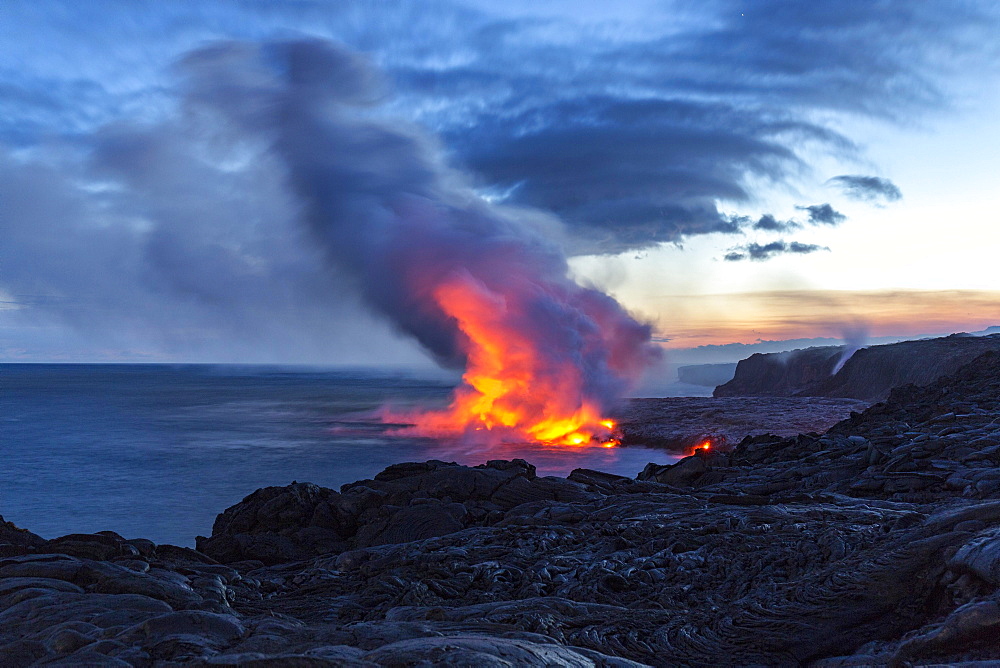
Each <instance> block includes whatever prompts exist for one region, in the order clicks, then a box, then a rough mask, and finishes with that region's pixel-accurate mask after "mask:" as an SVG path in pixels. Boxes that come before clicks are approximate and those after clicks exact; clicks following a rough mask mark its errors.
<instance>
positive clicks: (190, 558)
mask: <svg viewBox="0 0 1000 668" xmlns="http://www.w3.org/2000/svg"><path fill="white" fill-rule="evenodd" d="M151 502H152V503H155V499H152V500H151ZM197 547H198V549H197V550H193V549H189V548H181V547H175V546H169V545H155V544H153V543H152V542H150V541H147V540H142V539H130V540H126V539H125V538H123V537H121V536H118V535H117V534H114V533H112V532H103V533H99V534H86V535H79V534H77V535H70V536H64V537H61V538H56V539H54V540H48V541H47V540H44V539H42V538H40V537H38V536H36V535H34V534H32V533H30V532H28V531H25V530H23V529H19V528H17V527H14V526H13V525H11V524H9V523H4V522H0V665H2V666H24V665H32V664H33V663H34V664H38V665H65V666H81V665H85V666H170V665H200V666H204V665H211V666H289V667H291V666H404V665H436V664H444V665H476V666H512V665H555V666H630V665H637V664H647V665H693V666H719V665H741V666H744V665H817V666H861V665H899V666H902V665H926V664H940V663H950V664H952V665H954V664H961V663H963V662H964V663H968V664H969V665H976V664H975V662H984V661H989V662H992V661H997V660H1000V645H997V643H996V642H995V638H996V637H997V636H996V634H997V631H998V630H1000V353H987V354H985V355H983V356H981V357H979V358H977V359H976V360H975V361H973V362H972V363H970V364H968V365H966V366H965V367H963V368H962V369H960V370H959V371H958V372H957V373H956V374H955V375H953V376H949V377H946V378H943V379H940V380H938V381H937V382H935V383H933V384H931V385H929V386H926V387H915V386H908V387H904V388H899V389H896V390H894V391H893V392H892V394H891V395H890V396H889V398H888V400H887V401H886V402H883V403H879V404H876V405H874V406H872V407H870V408H868V409H867V410H865V411H864V412H863V413H855V414H853V415H852V416H851V417H850V418H849V419H847V420H844V421H842V422H840V423H838V424H836V425H835V426H834V427H832V428H831V429H829V430H828V431H826V432H825V433H824V434H818V433H811V434H804V435H797V436H793V437H781V436H769V435H762V436H754V437H750V438H747V439H744V440H743V441H742V442H741V443H740V444H739V445H738V446H736V447H735V448H734V449H733V450H732V451H730V452H718V451H712V452H710V453H699V454H697V455H695V456H692V457H688V458H686V459H683V460H681V461H680V462H678V463H677V464H675V465H671V466H657V465H650V466H648V467H646V470H645V471H643V473H642V474H641V475H640V476H638V478H636V479H632V478H626V477H622V476H615V475H610V474H606V473H600V472H597V471H590V470H584V469H578V470H576V471H574V472H573V473H572V474H571V475H569V476H568V477H567V478H554V477H539V476H537V475H536V474H535V471H534V469H533V467H532V466H531V465H530V464H528V463H526V462H524V461H521V460H514V461H495V462H490V463H488V464H486V465H483V466H479V467H463V466H458V465H455V464H448V463H444V462H434V461H432V462H425V463H413V464H400V465H396V466H392V467H389V468H388V469H386V470H385V471H383V472H382V473H380V474H379V475H377V476H376V477H375V478H374V479H373V480H365V481H359V482H356V483H352V484H350V485H345V486H344V487H343V488H342V489H341V490H340V491H339V492H337V491H334V490H329V489H324V488H320V487H317V486H315V485H310V484H308V483H293V484H292V485H289V486H286V487H271V488H265V489H261V490H257V491H256V492H254V493H253V494H251V495H249V496H248V497H246V498H245V499H244V500H243V501H242V502H240V503H239V504H236V505H235V506H233V507H231V508H229V509H227V510H226V511H225V512H224V513H222V514H221V515H219V517H218V519H217V520H216V523H215V526H214V527H213V531H212V535H211V536H209V537H204V538H199V539H198V543H197ZM978 665H984V664H983V663H979V664H978Z"/></svg>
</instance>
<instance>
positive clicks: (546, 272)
mask: <svg viewBox="0 0 1000 668" xmlns="http://www.w3.org/2000/svg"><path fill="white" fill-rule="evenodd" d="M182 70H183V72H184V74H185V75H186V85H187V97H186V100H187V105H188V111H189V113H191V114H193V115H195V116H200V117H206V118H211V119H215V120H217V121H221V122H220V123H218V124H217V127H218V128H220V130H219V131H220V133H221V134H222V135H224V137H223V138H224V139H225V140H227V141H234V142H247V141H250V142H258V143H260V145H263V146H264V147H266V150H267V152H268V153H270V154H271V155H273V156H277V157H278V158H279V159H280V162H281V163H282V164H283V166H284V169H285V172H286V175H287V180H288V183H289V184H290V185H291V188H292V189H293V191H294V192H295V193H296V194H297V196H298V198H299V199H300V202H301V206H302V216H303V219H304V220H306V221H307V223H308V225H309V228H310V231H311V233H312V235H313V237H314V238H315V239H316V240H317V241H318V242H319V243H320V244H321V245H322V247H323V249H324V251H325V253H326V255H327V257H328V258H329V260H330V262H331V263H333V264H334V265H335V266H336V267H337V268H338V270H339V271H342V272H344V273H346V274H347V275H348V276H350V277H351V279H352V280H353V281H354V283H355V288H356V289H357V290H358V291H360V293H361V294H362V295H363V296H364V298H365V300H366V302H367V303H368V304H369V305H370V306H371V307H372V308H373V309H375V310H376V311H377V312H378V313H380V314H382V315H383V316H384V317H386V318H387V319H388V320H389V321H390V322H391V323H393V324H394V325H395V327H397V328H398V329H399V330H401V331H403V332H405V333H406V334H409V335H410V336H412V337H414V338H415V339H416V340H417V341H419V343H420V344H421V345H422V346H423V347H424V348H426V349H427V350H428V351H430V352H431V353H432V354H433V355H434V356H435V357H436V358H437V359H438V360H439V361H440V362H441V363H443V364H445V365H448V366H455V367H462V368H464V369H465V376H464V379H465V384H464V385H463V386H462V387H460V388H459V390H458V391H457V394H456V398H455V404H454V405H453V406H452V408H451V410H450V411H448V412H446V413H442V414H439V415H436V416H432V417H431V418H429V419H427V420H426V421H425V422H424V424H425V425H426V426H427V427H428V428H429V429H433V430H436V431H457V432H466V431H469V430H483V429H486V430H491V431H492V430H498V431H502V432H503V433H511V434H513V435H517V436H527V437H530V438H533V439H535V440H541V441H546V442H549V441H552V442H555V441H563V440H566V442H572V443H578V442H583V441H584V440H589V438H591V437H592V436H595V435H597V434H598V432H600V429H599V428H598V426H597V425H599V424H600V423H601V422H602V413H603V411H606V410H607V409H608V408H609V407H610V405H611V404H612V403H613V402H614V401H616V400H617V399H618V398H620V397H621V396H622V394H623V392H625V391H626V390H627V389H628V388H629V386H630V384H631V383H632V382H634V381H635V380H636V379H637V377H638V376H639V374H640V373H641V372H642V370H643V369H644V368H645V367H646V366H647V365H648V364H649V363H651V362H652V361H653V360H654V359H655V358H656V354H657V349H656V348H655V347H654V346H653V345H652V344H651V343H650V334H651V331H650V327H649V326H648V325H645V324H642V323H639V322H637V321H636V320H635V319H633V318H632V317H631V316H630V315H629V314H628V313H627V312H626V311H625V310H624V309H623V308H622V307H621V306H620V305H619V304H618V303H617V302H616V301H615V300H614V299H612V298H611V297H609V296H607V295H605V294H603V293H600V292H598V291H596V290H594V289H590V288H586V287H582V286H580V285H578V284H576V283H575V282H573V281H572V280H570V279H569V278H568V267H567V264H566V259H565V257H564V255H563V254H562V252H561V251H560V250H559V248H558V247H557V246H555V245H553V244H552V243H550V242H547V241H546V240H545V238H544V237H543V235H542V233H541V232H540V229H539V228H540V227H542V226H544V225H551V222H550V221H546V219H545V218H544V217H543V216H541V215H540V214H536V213H531V212H528V211H523V210H517V211H514V210H505V209H502V208H499V207H494V206H491V205H489V204H488V203H486V202H484V201H483V200H482V199H481V198H479V197H477V196H475V195H474V194H473V193H472V192H471V191H470V190H469V189H468V188H466V187H465V186H464V185H463V183H462V180H461V178H460V177H459V175H457V174H456V173H454V172H453V171H451V170H449V169H448V168H447V167H446V166H445V165H444V164H443V162H442V160H441V158H440V152H439V151H438V150H437V149H436V147H435V146H434V144H433V143H432V142H431V141H430V140H429V139H428V138H427V137H426V136H424V135H422V134H421V133H419V132H418V131H416V130H414V129H411V128H405V127H400V126H399V125H390V124H388V123H387V122H386V121H384V120H379V119H378V118H377V117H376V114H374V113H373V105H374V103H375V102H377V101H378V99H379V94H380V89H379V86H378V81H377V77H376V76H375V75H374V74H373V72H372V70H371V69H370V68H369V67H368V66H367V65H366V63H365V62H364V61H363V60H361V59H360V58H359V57H358V56H356V55H355V54H353V53H350V52H347V51H344V50H342V49H340V48H338V47H336V46H333V45H331V44H329V43H326V42H318V41H298V42H282V43H271V44H266V45H263V46H258V45H248V44H240V43H236V44H234V43H228V44H223V45H217V46H212V47H209V48H205V49H202V50H200V51H198V52H196V53H193V54H191V55H190V56H189V57H188V58H186V59H185V61H184V63H183V65H182ZM604 429H605V431H607V427H605V428H604ZM567 439H568V440H567Z"/></svg>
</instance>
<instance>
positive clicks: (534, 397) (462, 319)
mask: <svg viewBox="0 0 1000 668" xmlns="http://www.w3.org/2000/svg"><path fill="white" fill-rule="evenodd" d="M433 297H434V300H435V302H436V303H437V304H438V306H439V307H440V308H441V309H442V311H444V312H445V313H446V314H447V315H448V316H449V317H451V318H453V319H454V321H455V322H456V324H457V326H458V329H459V330H460V332H461V333H462V335H463V341H464V352H465V354H466V368H465V373H464V374H463V376H462V381H463V383H462V385H461V386H459V387H458V388H457V389H456V390H455V394H454V396H453V398H452V402H451V405H450V406H449V407H448V408H446V409H444V410H441V411H434V412H429V413H424V414H421V415H417V416H414V417H412V418H411V421H412V422H414V423H415V425H416V430H417V431H418V432H420V433H423V434H427V435H438V436H439V435H451V436H461V435H465V436H470V437H476V436H480V437H484V438H491V439H497V440H502V441H534V442H538V443H542V444H545V445H562V446H585V445H598V444H599V445H604V446H606V447H613V446H615V445H617V441H616V440H615V439H614V438H613V433H614V430H615V423H614V421H612V420H609V419H607V418H606V417H605V416H603V415H602V413H601V408H600V407H599V406H598V405H597V403H596V402H595V401H594V400H592V399H591V398H589V397H587V396H586V392H585V387H586V384H585V380H584V376H583V374H584V372H583V370H581V368H580V365H579V364H577V363H575V361H574V360H571V359H562V358H560V357H559V356H558V355H553V354H546V352H545V351H544V350H543V346H544V344H543V343H541V342H540V341H539V337H538V335H537V332H536V331H534V330H533V328H532V322H531V318H530V317H529V315H528V314H527V313H526V311H527V309H526V308H524V305H523V304H520V303H518V301H517V299H518V297H517V295H516V294H508V295H504V294H501V293H498V292H495V291H492V290H489V289H487V288H486V287H484V286H483V285H482V284H481V283H479V282H477V281H475V280H474V279H472V278H471V277H469V276H457V277H452V278H451V279H449V280H448V281H446V282H444V283H442V284H440V285H438V286H437V287H436V288H435V289H434V291H433Z"/></svg>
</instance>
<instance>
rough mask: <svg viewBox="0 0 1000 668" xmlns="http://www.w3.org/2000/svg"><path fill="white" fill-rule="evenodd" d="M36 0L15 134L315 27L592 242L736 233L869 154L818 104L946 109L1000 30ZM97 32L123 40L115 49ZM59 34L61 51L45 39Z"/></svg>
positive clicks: (150, 109)
mask: <svg viewBox="0 0 1000 668" xmlns="http://www.w3.org/2000/svg"><path fill="white" fill-rule="evenodd" d="M17 4H18V3H8V5H10V6H9V7H5V9H3V10H0V11H5V12H8V13H9V16H8V17H7V18H8V20H7V21H5V22H6V23H9V24H11V25H22V26H25V27H26V32H28V33H30V34H33V35H37V39H34V40H30V41H25V42H23V43H22V42H18V41H15V42H14V44H12V45H11V48H12V49H14V50H13V51H11V58H12V62H19V63H27V64H28V65H30V67H31V68H39V69H37V71H34V70H31V69H30V68H29V69H28V70H27V71H23V68H19V71H18V72H17V73H15V72H7V73H6V76H7V78H9V79H11V80H12V81H13V82H14V84H15V87H16V89H17V91H18V95H17V99H16V100H14V99H13V98H12V99H11V101H10V102H9V105H8V106H9V108H4V110H3V111H4V112H5V113H4V117H5V118H8V119H10V120H9V122H8V123H7V124H0V137H7V138H8V140H9V141H16V142H17V143H18V144H21V145H28V144H31V143H32V141H35V142H37V141H39V140H40V138H41V137H44V136H46V135H51V134H55V135H63V134H65V133H67V132H69V133H73V134H74V135H76V134H79V133H81V132H84V131H85V130H86V129H87V128H88V126H89V127H90V129H93V128H94V127H96V126H99V125H103V124H106V123H108V122H110V121H112V120H114V119H115V118H118V119H123V118H126V117H128V116H130V115H132V116H141V117H143V118H144V119H148V118H149V117H150V116H154V117H156V116H157V115H162V114H168V113H169V111H170V104H169V99H167V98H169V95H165V94H164V89H165V88H167V87H168V86H169V83H168V82H164V81H163V79H162V74H161V72H162V70H163V69H164V65H165V63H167V62H169V61H170V60H172V59H174V58H176V57H177V56H178V55H179V54H181V53H183V52H184V51H186V50H188V49H189V48H191V46H192V45H193V44H197V43H203V42H204V41H205V40H208V39H212V38H237V39H249V40H254V39H259V38H260V37H261V36H262V35H268V34H273V33H281V32H285V33H289V32H296V31H300V32H307V33H309V34H312V35H321V36H325V37H330V38H334V39H336V40H338V41H342V42H343V43H345V44H347V45H348V46H350V47H352V48H353V49H355V50H358V51H362V52H365V53H368V54H371V56H372V58H373V59H374V60H375V61H376V62H378V63H379V65H380V66H381V67H382V68H384V70H385V73H386V79H387V81H388V82H389V84H390V86H391V87H392V88H393V89H395V90H396V91H397V93H398V96H397V97H396V98H395V99H394V100H393V101H391V102H390V103H389V104H388V105H387V106H386V107H385V108H384V109H385V111H387V112H391V113H393V114H396V115H398V116H401V117H404V118H405V119H406V120H408V121H410V122H415V123H418V124H420V125H422V126H424V127H425V128H427V129H430V130H431V131H432V132H433V133H434V134H435V135H436V136H437V137H439V138H440V139H441V141H442V143H443V145H444V148H445V150H446V152H447V155H448V159H449V161H450V162H451V163H452V164H453V165H456V166H458V167H459V168H461V169H463V170H468V171H469V172H471V175H472V179H473V183H474V185H475V186H476V188H477V189H479V190H480V192H487V193H491V194H497V193H499V194H501V197H503V198H504V201H506V202H507V203H509V204H516V205H522V206H533V207H538V208H541V209H544V210H546V211H548V212H551V213H555V214H557V215H559V216H561V217H562V218H563V219H564V220H565V222H566V223H567V224H568V225H569V226H570V229H571V230H573V231H574V233H575V237H576V243H577V246H575V248H577V249H579V250H590V251H599V252H614V251H618V250H623V249H626V248H640V247H643V246H649V245H651V244H655V243H660V242H663V241H678V240H681V239H683V238H685V237H689V236H693V235H698V234H707V233H735V232H737V231H738V226H734V225H733V224H732V222H731V220H729V218H728V217H727V216H725V215H723V214H721V213H720V211H719V206H721V205H724V206H725V208H727V209H732V208H733V207H739V206H742V205H745V204H748V203H753V201H754V199H755V197H756V196H757V195H758V189H759V188H760V187H761V184H765V187H766V184H772V183H777V184H780V183H783V182H785V181H789V180H801V179H807V180H808V179H810V178H812V177H811V176H810V175H809V164H807V163H806V161H805V160H806V158H805V156H807V155H813V154H815V152H816V150H817V149H818V150H819V151H821V152H827V153H833V154H835V155H838V156H839V155H843V154H845V153H847V154H852V155H853V154H856V153H857V152H858V151H859V150H861V149H860V148H859V147H857V146H855V145H854V144H853V143H852V141H851V139H850V137H847V136H844V135H843V134H842V133H841V132H839V131H837V129H836V128H840V127H845V126H844V125H843V124H841V123H836V124H834V123H829V124H827V123H824V122H820V121H817V120H816V119H818V118H832V117H835V116H836V115H837V114H851V115H855V116H856V115H861V116H870V117H878V118H881V119H887V120H890V121H891V120H895V119H903V120H910V119H912V118H913V117H915V116H919V115H921V114H925V113H928V112H931V111H934V110H939V109H943V108H945V107H946V106H947V104H948V100H949V90H948V86H949V85H950V83H949V82H952V81H954V80H955V79H956V78H957V77H956V76H955V75H956V73H958V74H960V73H961V70H960V69H959V65H960V64H961V63H963V62H966V61H968V60H969V59H972V58H978V59H979V60H980V62H986V63H987V65H986V66H994V65H995V60H996V59H995V54H994V53H992V52H991V51H989V48H990V47H989V45H990V44H991V43H992V39H991V36H992V34H993V33H994V32H995V29H996V28H997V26H998V17H997V15H996V12H994V11H992V10H990V9H989V8H988V7H985V6H979V5H976V4H973V3H963V4H961V5H960V6H954V5H950V6H948V7H944V6H942V5H940V4H937V3H927V2H919V3H904V4H902V5H900V4H899V3H888V4H887V3H860V2H859V3H848V4H846V5H838V6H836V8H833V7H832V6H831V5H827V4H824V3H789V2H787V0H761V1H760V2H755V3H753V7H752V8H749V11H747V10H748V7H747V6H746V4H745V3H742V2H737V1H736V0H731V1H730V0H714V1H712V2H705V3H699V4H698V6H697V7H696V8H688V9H687V10H686V11H685V12H684V13H683V16H682V17H679V16H678V13H677V12H676V11H675V9H676V8H674V7H673V6H672V5H671V4H669V3H668V4H665V5H662V6H657V5H655V4H649V5H645V6H644V7H643V9H641V10H639V9H629V10H625V9H622V8H620V7H614V8H612V7H610V6H603V5H600V4H597V3H591V4H588V3H581V6H580V7H576V6H574V11H572V12H568V11H565V10H563V11H559V10H544V11H543V10H541V9H540V8H536V7H531V6H518V7H506V6H494V5H490V4H488V3H483V2H428V3H421V4H420V6H419V7H417V6H415V5H414V6H410V5H407V4H405V3H403V4H394V5H390V6H385V7H382V6H379V7H375V6H372V5H370V4H366V3H360V2H352V1H350V0H345V1H344V2H338V3H328V2H321V1H318V0H302V1H301V2H296V3H278V4H270V5H267V4H264V5H261V4H257V3H238V4H231V3H224V4H205V3H197V2H184V1H179V2H177V3H171V4H170V5H169V8H165V7H166V6H165V5H162V4H161V3H153V2H137V3H134V4H133V5H131V7H133V8H132V9H128V10H123V9H121V8H120V7H117V5H114V3H98V2H96V1H95V2H94V3H83V4H80V3H69V2H66V3H55V4H56V5H57V6H59V8H60V11H59V12H34V13H32V12H31V11H29V10H28V9H24V8H20V7H18V6H17ZM112 5H114V7H115V11H116V12H118V13H119V15H121V13H122V12H126V13H128V12H131V13H128V20H122V21H120V22H116V25H115V27H114V31H115V32H114V36H112V34H111V33H109V32H108V31H109V30H110V29H109V28H108V27H107V26H106V25H105V23H106V21H105V20H104V16H105V15H106V13H107V11H111V7H112ZM3 18H4V17H3V16H0V20H3ZM79 26H85V27H86V30H81V29H80V28H79ZM177 26H197V27H198V29H197V30H178V29H177ZM122 31H124V32H122ZM81 34H83V35H93V36H94V37H93V39H94V40H98V39H99V40H101V41H104V42H110V41H112V39H113V40H114V41H115V43H116V45H117V46H116V49H114V50H107V51H100V50H97V52H95V49H93V48H92V47H93V45H92V44H90V43H87V41H86V40H81V39H80V37H79V35H81ZM122 37H125V39H124V40H123V39H122ZM57 42H58V43H60V45H61V49H60V53H58V54H56V53H52V52H51V50H39V49H37V48H35V47H32V46H31V45H33V44H51V43H57ZM33 48H35V50H34V51H33V50H32V49H33ZM94 79H96V80H97V83H107V84H108V85H103V86H101V88H99V89H94V90H93V91H90V92H87V95H88V97H86V98H85V100H86V104H85V105H82V106H81V105H78V104H77V101H78V99H79V97H78V96H75V94H74V92H73V91H75V90H87V91H89V89H88V88H87V87H86V85H85V84H86V83H87V81H88V80H91V83H93V82H94V81H93V80H94ZM720 203H721V204H720Z"/></svg>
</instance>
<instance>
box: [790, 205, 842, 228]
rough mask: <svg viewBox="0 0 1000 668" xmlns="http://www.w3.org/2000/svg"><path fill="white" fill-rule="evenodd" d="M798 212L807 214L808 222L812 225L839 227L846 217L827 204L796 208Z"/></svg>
mask: <svg viewBox="0 0 1000 668" xmlns="http://www.w3.org/2000/svg"><path fill="white" fill-rule="evenodd" d="M795 208H796V209H798V210H799V211H808V212H809V222H810V223H813V224H814V225H839V224H840V223H842V222H844V221H845V220H847V216H845V215H844V214H842V213H840V212H839V211H837V210H836V209H834V208H833V207H832V206H830V205H829V204H812V205H810V206H797V207H795Z"/></svg>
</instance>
